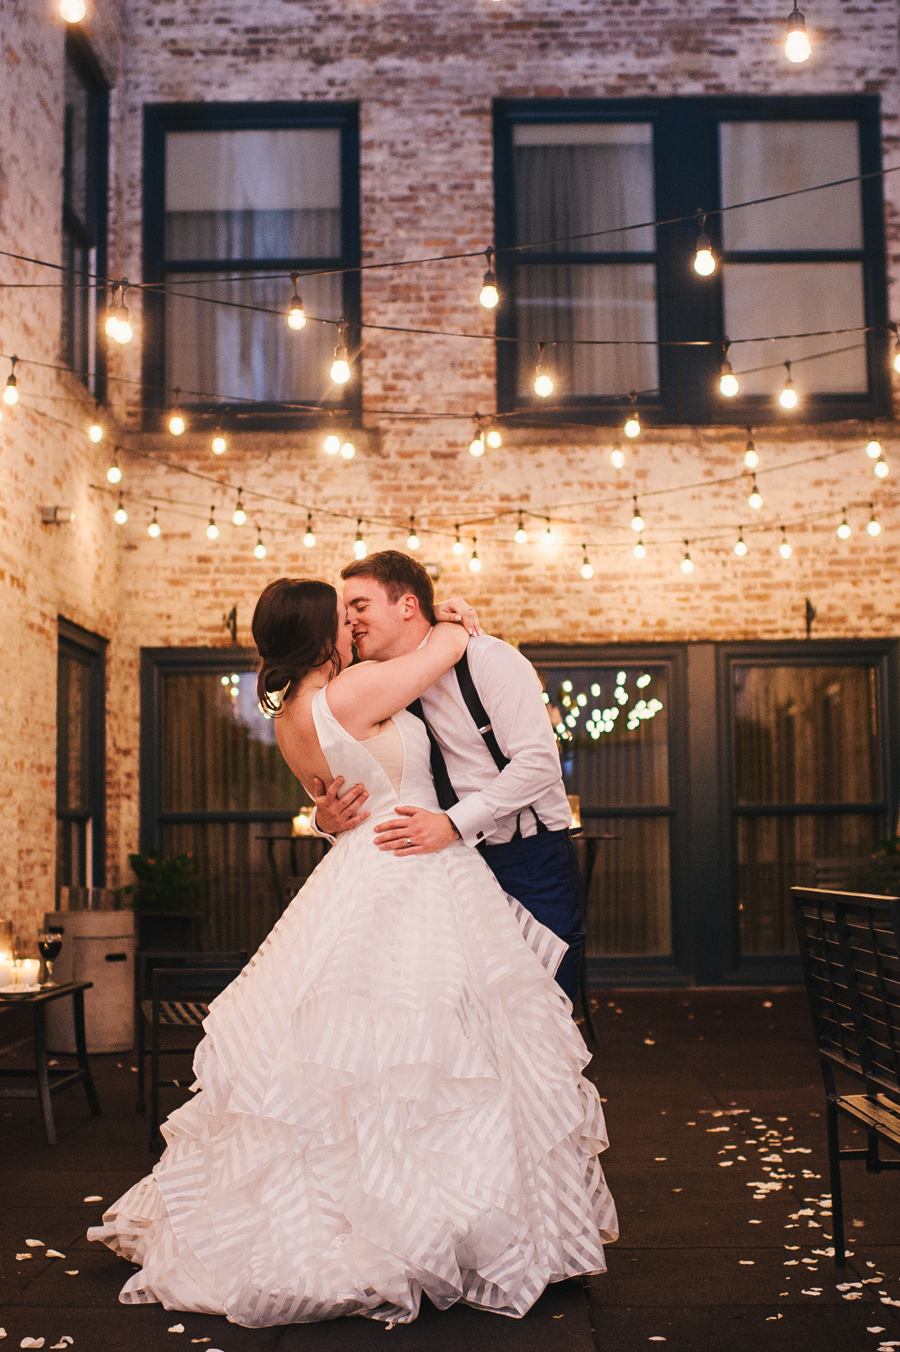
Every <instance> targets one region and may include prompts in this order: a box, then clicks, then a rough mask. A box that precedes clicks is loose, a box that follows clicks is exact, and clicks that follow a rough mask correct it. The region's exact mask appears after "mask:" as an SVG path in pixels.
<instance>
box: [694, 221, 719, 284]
mask: <svg viewBox="0 0 900 1352" xmlns="http://www.w3.org/2000/svg"><path fill="white" fill-rule="evenodd" d="M697 227H698V229H699V232H700V233H699V234H698V236H697V248H696V251H695V253H694V271H695V272H696V274H697V276H698V277H711V276H712V274H713V273H714V272H715V270H716V260H715V256H714V254H713V251H712V244H711V243H710V239H709V235H708V234H707V233H706V212H705V211H702V210H701V209H700V207H698V208H697Z"/></svg>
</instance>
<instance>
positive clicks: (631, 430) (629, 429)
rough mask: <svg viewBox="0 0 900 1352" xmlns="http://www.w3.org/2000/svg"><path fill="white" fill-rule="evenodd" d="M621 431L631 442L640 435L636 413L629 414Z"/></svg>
mask: <svg viewBox="0 0 900 1352" xmlns="http://www.w3.org/2000/svg"><path fill="white" fill-rule="evenodd" d="M622 431H623V432H624V433H625V435H626V437H631V439H632V441H633V440H634V438H635V437H639V436H640V435H641V420H640V418H639V417H638V415H637V413H636V412H635V413H632V414H630V415H629V417H627V418H626V419H625V425H624V427H623V428H622Z"/></svg>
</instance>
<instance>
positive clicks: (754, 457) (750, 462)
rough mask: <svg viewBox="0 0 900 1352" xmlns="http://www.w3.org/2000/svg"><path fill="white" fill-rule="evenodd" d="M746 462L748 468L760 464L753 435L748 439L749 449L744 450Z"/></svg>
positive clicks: (754, 467)
mask: <svg viewBox="0 0 900 1352" xmlns="http://www.w3.org/2000/svg"><path fill="white" fill-rule="evenodd" d="M744 464H745V465H746V466H747V468H748V469H756V466H757V465H758V464H759V454H758V452H757V450H756V447H755V446H754V445H753V438H752V437H750V438H749V439H748V441H747V449H746V450H745V451H744Z"/></svg>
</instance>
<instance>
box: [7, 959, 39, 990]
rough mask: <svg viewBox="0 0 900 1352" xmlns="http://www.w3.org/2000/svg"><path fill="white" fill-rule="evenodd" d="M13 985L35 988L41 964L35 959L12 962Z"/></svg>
mask: <svg viewBox="0 0 900 1352" xmlns="http://www.w3.org/2000/svg"><path fill="white" fill-rule="evenodd" d="M12 966H13V973H12V979H13V985H14V986H36V985H37V984H38V975H39V973H40V970H41V964H40V962H39V961H38V959H37V958H19V959H17V960H16V961H14V962H13V965H12Z"/></svg>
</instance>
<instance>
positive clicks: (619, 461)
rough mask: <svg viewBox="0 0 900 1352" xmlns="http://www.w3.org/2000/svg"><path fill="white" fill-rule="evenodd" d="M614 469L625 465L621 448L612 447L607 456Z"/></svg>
mask: <svg viewBox="0 0 900 1352" xmlns="http://www.w3.org/2000/svg"><path fill="white" fill-rule="evenodd" d="M609 458H610V460H611V461H612V463H613V468H614V469H621V468H622V467H623V465H624V464H625V452H624V451H623V450H622V447H621V446H614V447H613V448H612V451H611V452H610V456H609Z"/></svg>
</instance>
